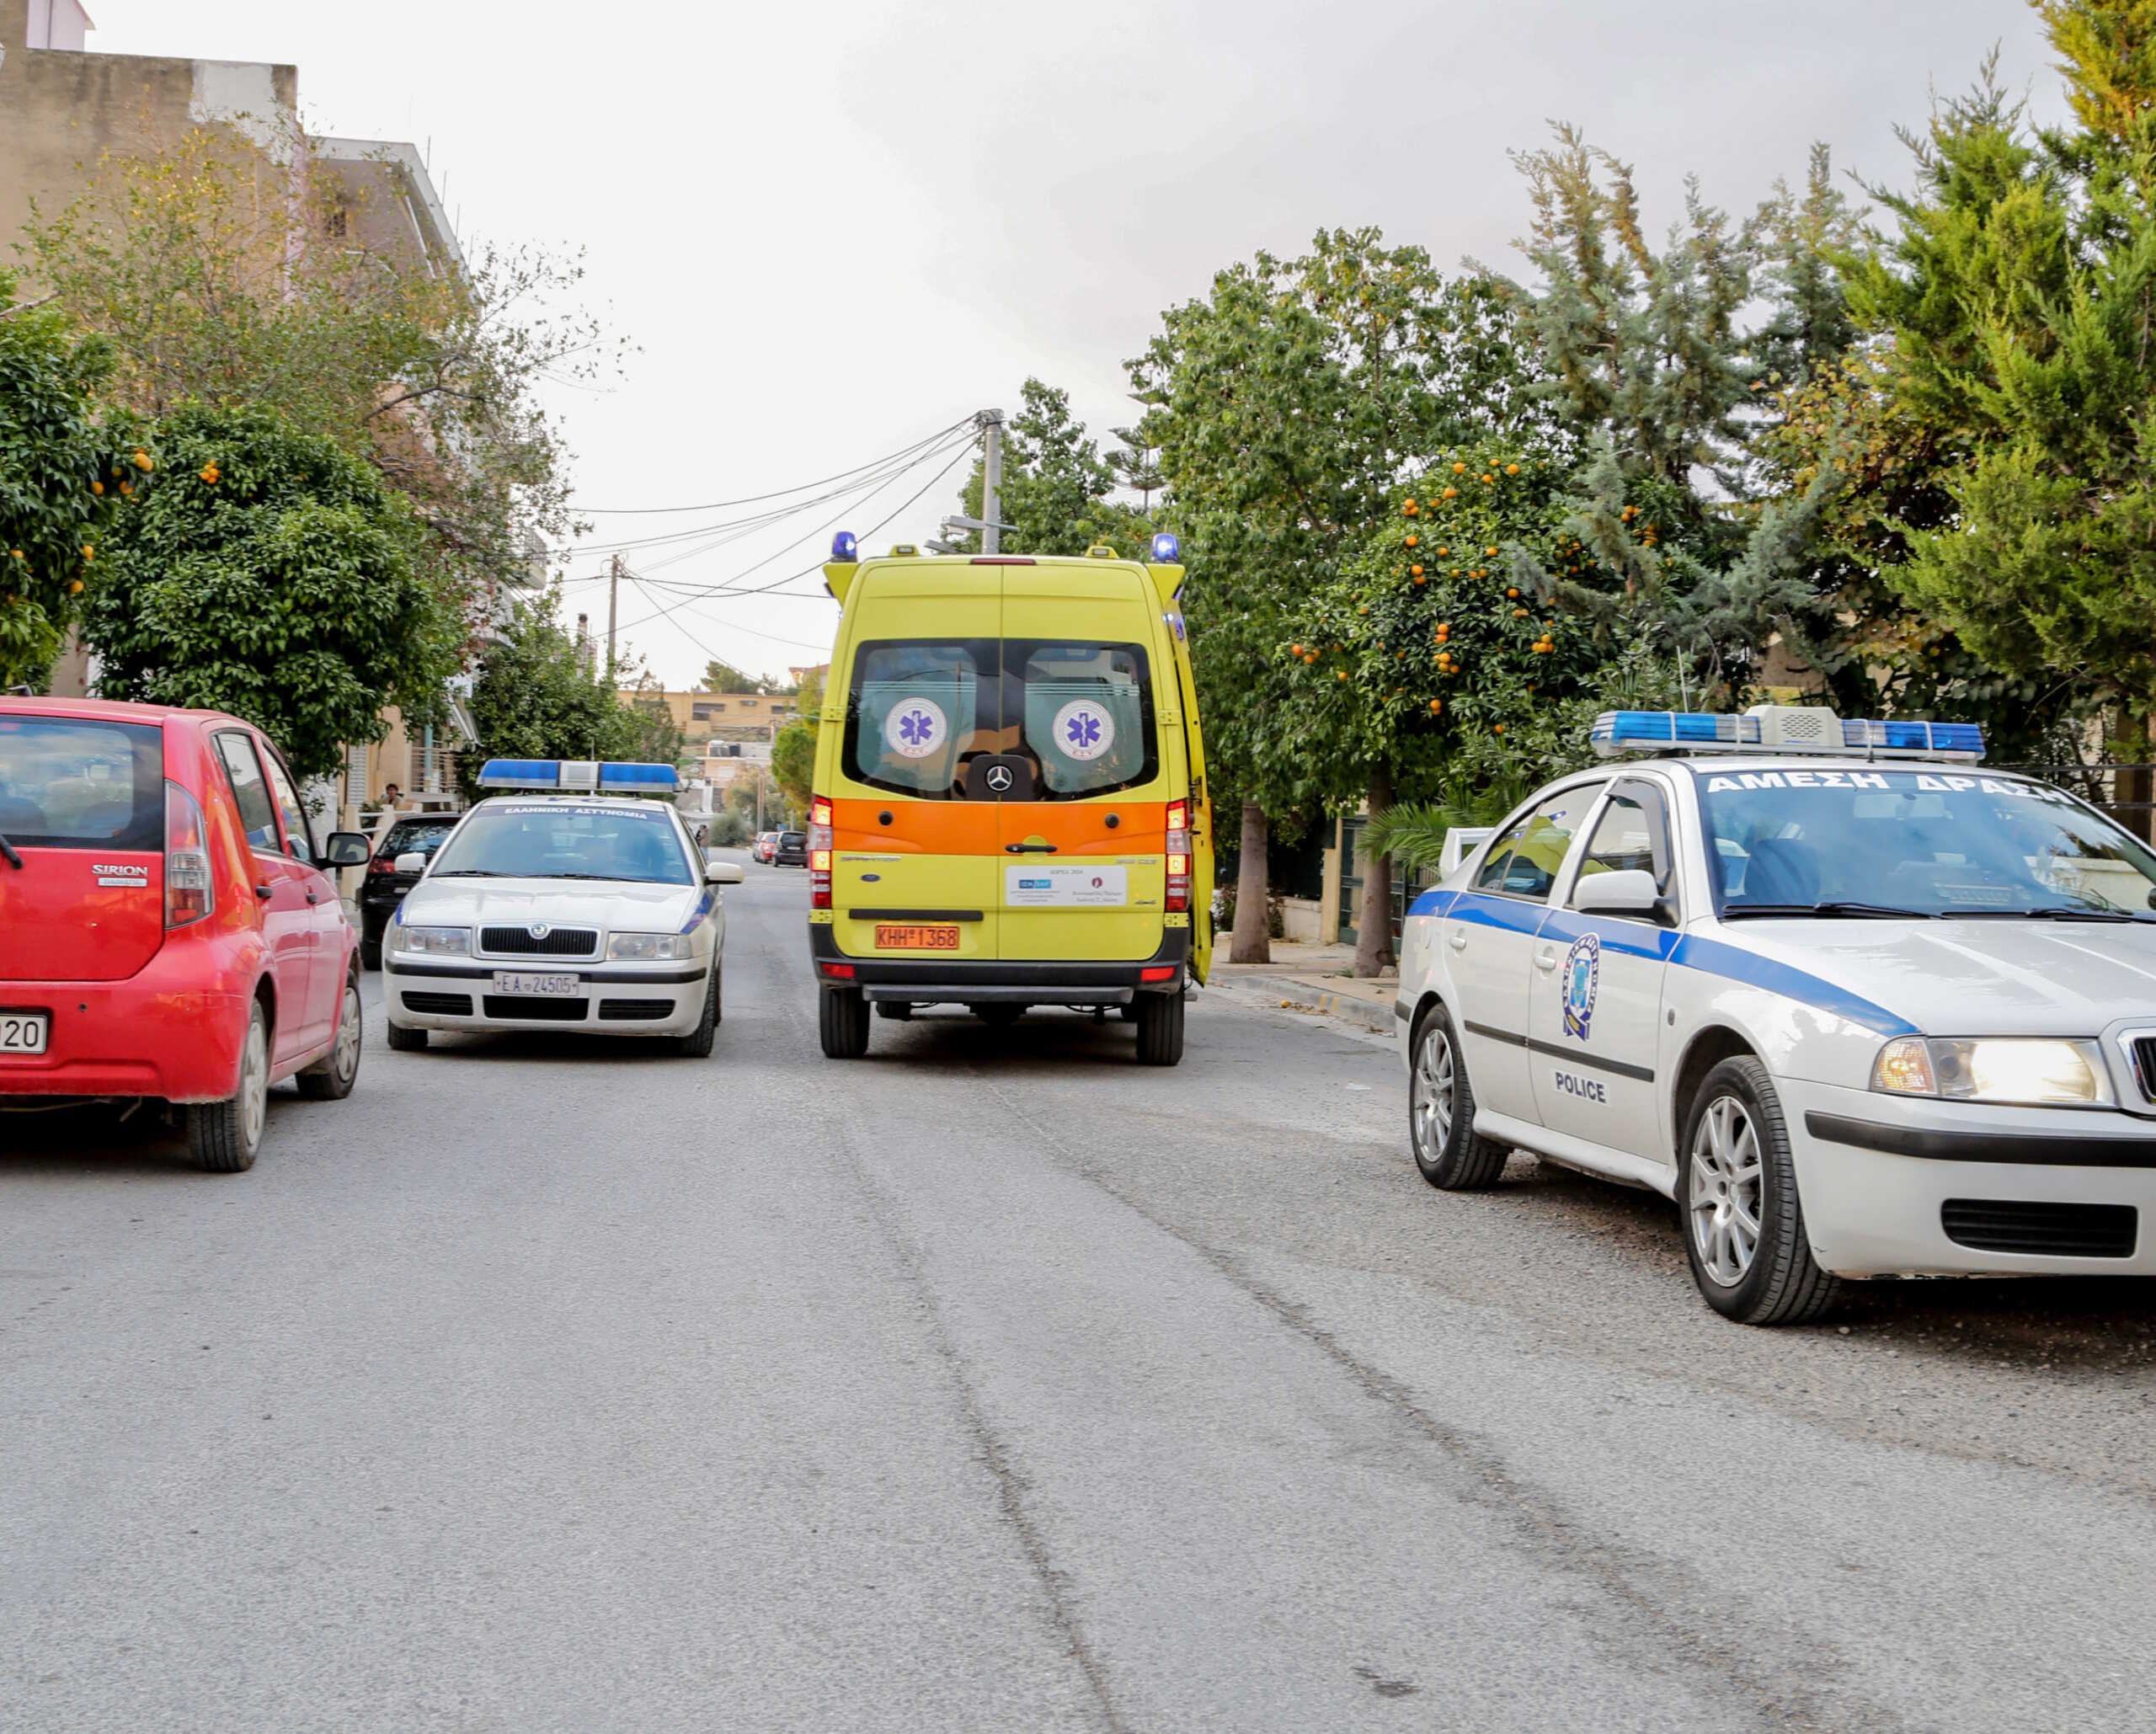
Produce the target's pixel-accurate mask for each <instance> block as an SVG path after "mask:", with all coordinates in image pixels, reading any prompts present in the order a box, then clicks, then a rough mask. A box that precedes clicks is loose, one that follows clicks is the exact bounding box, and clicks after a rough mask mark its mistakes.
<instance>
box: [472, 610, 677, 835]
mask: <svg viewBox="0 0 2156 1734" xmlns="http://www.w3.org/2000/svg"><path fill="white" fill-rule="evenodd" d="M560 602H561V595H560V592H559V591H558V590H552V591H549V592H548V593H547V595H546V596H545V597H544V598H543V599H541V600H535V601H529V602H518V603H516V604H515V605H514V606H512V608H511V609H510V618H509V621H508V623H507V625H506V626H505V627H504V628H503V629H502V631H501V632H499V633H498V634H497V635H496V636H495V637H494V638H493V639H491V640H490V641H489V642H488V643H487V645H486V646H485V648H483V650H482V651H481V653H480V655H479V666H478V674H477V675H476V676H475V678H474V679H473V681H472V700H471V705H470V710H471V713H472V728H473V730H474V732H475V733H476V734H478V737H479V740H478V747H477V749H476V750H474V751H472V752H471V753H469V754H467V755H463V756H462V757H461V758H460V759H459V760H458V765H459V769H460V771H468V775H467V777H466V782H467V787H466V790H465V792H466V794H467V796H468V795H471V794H472V793H474V792H475V790H474V788H473V787H472V785H471V782H470V777H471V776H476V775H477V772H478V766H480V765H481V764H483V762H484V761H485V760H488V759H628V758H632V757H635V756H637V755H636V754H635V753H634V752H632V750H631V749H632V746H633V745H634V744H636V743H637V739H638V730H639V728H641V726H642V724H641V723H639V720H638V716H637V714H636V713H635V712H633V711H632V710H631V709H630V708H629V707H626V706H624V705H623V704H622V702H620V700H619V699H618V698H617V697H616V695H615V693H614V692H613V691H612V690H611V688H610V687H608V686H606V684H604V683H603V682H602V681H600V680H599V679H598V678H597V677H596V676H595V674H594V672H593V671H592V670H590V668H588V667H587V666H586V665H585V662H584V658H583V657H582V656H581V655H579V653H578V649H577V644H576V641H575V640H574V638H572V637H571V636H570V635H569V634H568V632H565V631H563V629H562V627H560V626H559V625H558V624H557V622H556V616H557V614H558V611H559V607H560ZM661 762H664V761H663V760H662V761H661Z"/></svg>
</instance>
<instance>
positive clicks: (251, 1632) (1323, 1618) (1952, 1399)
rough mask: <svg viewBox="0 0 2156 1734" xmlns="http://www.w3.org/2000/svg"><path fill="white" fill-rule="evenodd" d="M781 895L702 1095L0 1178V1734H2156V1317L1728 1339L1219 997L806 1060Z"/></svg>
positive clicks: (121, 1134)
mask: <svg viewBox="0 0 2156 1734" xmlns="http://www.w3.org/2000/svg"><path fill="white" fill-rule="evenodd" d="M750 873H751V878H750V883H749V884H748V885H747V886H745V887H744V888H740V889H738V890H735V891H732V892H729V893H728V910H729V917H730V920H731V924H732V931H731V934H730V937H729V942H728V966H727V971H726V1021H725V1023H724V1025H723V1028H722V1030H721V1032H720V1037H719V1042H718V1051H717V1053H716V1054H714V1055H713V1057H712V1059H709V1060H707V1061H692V1060H681V1059H667V1058H654V1057H647V1056H644V1055H642V1054H638V1053H636V1052H634V1051H633V1050H632V1049H629V1048H622V1047H616V1046H611V1045H601V1044H598V1043H578V1042H574V1041H568V1040H564V1039H547V1040H528V1041H527V1040H513V1041H484V1042H482V1041H472V1042H439V1041H438V1042H437V1043H436V1045H435V1048H433V1049H432V1050H430V1052H428V1053H425V1054H390V1053H389V1052H387V1049H386V1048H383V1047H382V1043H381V1031H380V1027H379V1016H380V1014H379V1011H378V1009H376V1010H372V1011H371V1012H370V1027H369V1031H368V1035H369V1042H368V1048H367V1053H366V1060H365V1064H364V1068H363V1070H362V1072H361V1075H360V1084H359V1088H358V1090H357V1091H356V1092H355V1095H354V1096H352V1098H351V1099H350V1101H348V1102H344V1103H339V1104H316V1103H309V1102H302V1101H301V1100H299V1099H298V1098H297V1096H288V1095H285V1094H282V1093H280V1098H279V1099H278V1100H276V1101H275V1102H274V1104H273V1107H272V1111H271V1118H270V1134H269V1141H268V1145H267V1148H266V1150H265V1152H264V1156H263V1158H262V1160H261V1161H260V1163H259V1165H258V1166H256V1168H255V1169H254V1171H253V1172H252V1173H250V1174H248V1175H243V1176H225V1177H213V1176H204V1175H200V1174H197V1173H195V1172H193V1171H191V1170H189V1168H188V1167H186V1166H185V1165H184V1160H182V1158H181V1155H180V1154H179V1151H178V1150H176V1149H174V1148H173V1146H172V1145H171V1144H168V1143H166V1142H163V1141H160V1140H159V1139H157V1137H156V1136H154V1135H152V1134H145V1133H141V1132H136V1131H135V1130H133V1129H132V1128H121V1129H117V1130H116V1129H115V1128H113V1127H111V1126H110V1125H109V1123H106V1122H103V1121H86V1120H77V1119H71V1120H67V1121H65V1122H63V1121H60V1120H56V1119H40V1120H37V1121H33V1122H30V1123H28V1124H27V1125H26V1124H24V1123H21V1122H17V1121H10V1122H0V1138H4V1139H6V1140H7V1148H6V1149H5V1150H4V1151H0V1728H4V1729H7V1730H17V1729H24V1730H29V1729H35V1730H39V1731H68V1734H75V1731H83V1730H106V1729H112V1730H119V1729H126V1730H148V1729H219V1730H227V1729H256V1728H259V1729H275V1730H280V1731H282V1730H304V1729H318V1728H319V1729H339V1730H346V1729H354V1728H369V1729H374V1728H380V1729H399V1730H403V1729H417V1728H437V1727H439V1728H454V1729H500V1730H511V1731H519V1734H522V1731H531V1730H549V1729H563V1730H586V1729H623V1730H664V1729H677V1728H680V1729H728V1730H733V1729H743V1730H748V1729H806V1730H825V1729H854V1728H859V1729H876V1730H885V1729H921V1730H939V1731H940V1730H958V1729H990V1730H999V1731H1001V1730H1034V1729H1061V1728H1083V1729H1130V1730H1138V1729H1145V1730H1155V1729H1158V1730H1178V1731H1179V1730H1186V1729H1223V1730H1237V1731H1246V1730H1259V1729H1265V1730H1272V1729H1279V1730H1316V1729H1328V1730H1329V1729H1363V1728H1370V1729H1423V1728H1446V1729H1452V1728H1457V1729H1474V1730H1492V1729H1561V1728H1579V1729H1593V1730H1607V1729H1624V1728H1640V1729H1655V1730H1668V1729H1703V1730H1704V1729H1711V1730H1716V1731H1721V1730H1736V1729H1751V1728H1773V1729H1789V1728H1817V1729H1825V1730H1835V1731H1843V1730H1869V1729H1888V1728H1897V1729H1898V1728H1940V1729H1945V1728H1954V1729H1967V1728H1983V1729H2007V1728H2025V1729H2044V1730H2049V1729H2057V1728H2062V1727H2068V1726H2073V1727H2079V1728H2084V1729H2111V1728H2132V1727H2146V1726H2149V1725H2150V1724H2151V1722H2152V1721H2156V1710H2152V1709H2151V1705H2152V1703H2156V1643H2153V1642H2152V1638H2156V1613H2152V1598H2151V1596H2150V1593H2149V1586H2150V1585H2151V1584H2152V1582H2156V1427H2152V1422H2153V1421H2156V1353H2152V1350H2153V1348H2156V1338H2153V1337H2152V1332H2151V1325H2152V1321H2153V1320H2156V1313H2152V1302H2156V1292H2152V1291H2151V1290H2150V1289H2148V1288H2128V1287H2123V1286H2121V1287H2111V1286H2106V1285H2100V1284H2089V1283H2075V1284H2059V1283H2010V1284H2008V1283H2000V1284H1984V1285H1978V1284H1971V1283H1921V1284H1917V1283H1903V1284H1890V1285H1881V1286H1878V1287H1876V1288H1870V1289H1867V1290H1865V1291H1864V1292H1863V1293H1862V1294H1860V1297H1859V1299H1857V1301H1856V1302H1855V1303H1854V1304H1853V1305H1851V1306H1850V1307H1849V1309H1848V1310H1846V1311H1845V1312H1844V1315H1842V1316H1841V1318H1840V1319H1838V1321H1834V1322H1833V1323H1830V1324H1828V1325H1827V1326H1821V1327H1817V1328H1813V1329H1809V1330H1806V1331H1786V1332H1762V1331H1746V1330H1743V1329H1741V1328H1739V1327H1737V1326H1731V1325H1728V1324H1726V1323H1724V1322H1722V1321H1721V1320H1719V1319H1718V1318H1716V1317H1715V1316H1714V1315H1711V1314H1710V1313H1709V1312H1708V1311H1707V1310H1705V1307H1703V1306H1702V1305H1700V1302H1699V1301H1698V1299H1696V1297H1695V1296H1694V1294H1693V1292H1692V1290H1691V1287H1690V1283H1689V1278H1688V1277H1687V1276H1686V1274H1685V1272H1684V1262H1683V1258H1682V1255H1681V1251H1680V1250H1679V1247H1678V1240H1677V1237H1676V1226H1675V1219H1674V1217H1673V1213H1672V1212H1671V1210H1670V1208H1669V1207H1668V1206H1667V1205H1666V1204H1664V1203H1662V1202H1661V1201H1659V1200H1657V1199H1653V1198H1648V1197H1647V1196H1646V1195H1644V1194H1640V1193H1628V1192H1620V1191H1616V1190H1614V1189H1609V1188H1605V1187H1600V1186H1598V1185H1596V1184H1594V1183H1593V1182H1587V1181H1584V1180H1581V1179H1577V1178H1575V1177H1572V1176H1566V1175H1565V1174H1563V1173H1561V1172H1559V1171H1553V1170H1550V1169H1545V1168H1543V1167H1540V1166H1538V1165H1536V1164H1534V1162H1532V1161H1529V1160H1516V1161H1515V1162H1514V1164H1513V1167H1512V1170H1511V1171H1510V1172H1509V1174H1508V1184H1506V1185H1505V1186H1503V1187H1501V1188H1499V1189H1498V1190H1497V1192H1493V1193H1491V1194H1489V1195H1486V1196H1481V1197H1475V1198H1455V1197H1449V1196H1444V1195H1440V1194H1438V1193H1436V1192H1432V1191H1430V1190H1429V1189H1428V1188H1427V1187H1424V1186H1423V1184H1422V1182H1421V1181H1420V1180H1419V1179H1418V1178H1417V1176H1416V1174H1415V1171H1414V1169H1413V1167H1412V1164H1411V1163H1410V1161H1409V1160H1408V1157H1407V1155H1406V1141H1405V1108H1404V1102H1403V1088H1402V1080H1401V1074H1400V1070H1399V1067H1398V1064H1397V1062H1396V1059H1395V1057H1394V1055H1393V1054H1392V1053H1391V1051H1390V1049H1389V1048H1387V1047H1386V1046H1385V1044H1384V1043H1382V1042H1381V1041H1380V1040H1378V1039H1377V1038H1364V1037H1363V1036H1361V1035H1359V1034H1355V1033H1351V1032H1347V1031H1345V1030H1343V1029H1342V1028H1341V1027H1338V1026H1336V1025H1332V1024H1330V1023H1328V1022H1326V1021H1324V1020H1322V1019H1313V1018H1310V1017H1309V1016H1304V1015H1300V1014H1294V1013H1289V1012H1283V1011H1280V1010H1278V1008H1277V1006H1273V1005H1268V1004H1267V1003H1265V1002H1263V1001H1261V1000H1258V999H1257V998H1256V997H1255V995H1252V994H1250V993H1249V992H1247V991H1244V992H1242V993H1241V995H1238V994H1235V993H1226V994H1222V993H1214V994H1209V995H1205V996H1203V998H1201V999H1200V1000H1198V1001H1197V1002H1196V1004H1195V1005H1194V1006H1193V1009H1192V1013H1191V1017H1190V1024H1189V1050H1188V1053H1187V1057H1186V1058H1185V1059H1184V1062H1183V1064H1182V1066H1181V1067H1180V1068H1179V1069H1177V1070H1166V1071H1162V1070H1150V1069H1145V1068H1141V1067H1139V1066H1138V1065H1137V1064H1135V1063H1134V1060H1133V1059H1132V1057H1131V1048H1132V1032H1131V1030H1130V1029H1129V1027H1128V1026H1127V1025H1123V1024H1121V1023H1114V1022H1112V1023H1109V1024H1107V1025H1106V1026H1104V1027H1095V1026H1094V1025H1092V1024H1091V1022H1085V1021H1081V1020H1080V1019H1078V1018H1076V1017H1074V1016H1070V1015H1068V1014H1043V1015H1036V1016H1033V1017H1029V1018H1028V1019H1027V1020H1026V1021H1025V1022H1023V1023H1022V1024H1021V1025H1020V1026H1019V1027H1017V1029H1016V1030H1014V1031H1012V1032H1009V1033H1008V1034H1002V1035H999V1034H996V1033H993V1032H989V1031H987V1030H985V1028H983V1027H979V1026H978V1025H976V1024H974V1023H973V1022H970V1021H969V1020H967V1019H964V1018H963V1017H960V1016H956V1015H952V1016H939V1017H933V1018H923V1019H921V1020H918V1021H916V1022H915V1023H913V1024H911V1025H895V1024H890V1023H885V1022H878V1023H877V1024H876V1025H875V1026H874V1032H873V1046H872V1048H871V1052H870V1055H869V1057H868V1058H867V1059H866V1060H864V1061H862V1062H859V1063H856V1064H832V1063H830V1062H827V1061H825V1059H822V1058H821V1057H820V1055H819V1053H818V1051H817V1047H816V1038H815V1032H814V1001H813V998H812V995H813V993H814V989H813V987H812V985H811V983H810V981H809V975H808V972H807V967H806V961H805V946H804V944H803V922H802V919H801V910H802V907H803V903H804V902H805V886H804V883H803V875H801V874H800V873H798V872H792V871H787V870H775V869H771V868H766V867H752V868H751V869H750ZM375 990H376V979H374V978H370V980H369V993H370V998H372V997H373V995H374V993H375Z"/></svg>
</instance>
